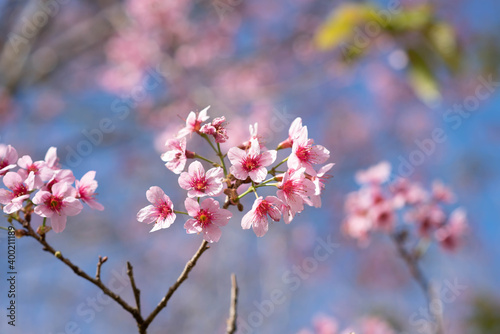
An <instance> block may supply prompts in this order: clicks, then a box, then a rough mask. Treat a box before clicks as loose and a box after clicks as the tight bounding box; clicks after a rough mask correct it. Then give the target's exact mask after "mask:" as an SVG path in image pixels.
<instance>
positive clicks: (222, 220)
mask: <svg viewBox="0 0 500 334" xmlns="http://www.w3.org/2000/svg"><path fill="white" fill-rule="evenodd" d="M184 205H185V206H186V210H187V212H188V214H189V215H190V216H191V217H193V218H192V219H189V220H188V221H187V222H186V223H185V224H184V228H185V229H186V232H187V233H189V234H192V233H203V239H205V240H206V241H208V242H217V241H219V239H220V236H221V234H222V232H221V230H220V228H219V227H221V226H225V225H227V223H228V221H229V219H230V218H231V217H232V214H231V212H230V211H229V210H225V209H221V208H220V205H219V202H217V201H216V200H214V199H213V198H206V199H204V200H203V201H202V202H201V203H198V202H197V201H196V200H194V199H192V198H186V201H185V202H184Z"/></svg>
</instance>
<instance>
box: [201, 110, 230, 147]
mask: <svg viewBox="0 0 500 334" xmlns="http://www.w3.org/2000/svg"><path fill="white" fill-rule="evenodd" d="M225 123H226V118H225V117H224V116H222V117H217V118H214V120H213V121H212V123H211V124H205V125H203V126H202V127H201V129H200V132H201V133H204V134H207V135H211V136H213V137H214V139H215V142H216V143H225V142H226V141H227V139H228V136H227V129H226V124H225Z"/></svg>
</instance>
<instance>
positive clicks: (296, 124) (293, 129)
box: [288, 117, 302, 139]
mask: <svg viewBox="0 0 500 334" xmlns="http://www.w3.org/2000/svg"><path fill="white" fill-rule="evenodd" d="M301 129H302V118H300V117H297V118H296V119H295V120H294V121H293V122H292V124H291V125H290V129H289V130H288V136H289V137H290V138H292V139H294V138H295V137H296V136H297V135H298V134H299V133H300V130H301Z"/></svg>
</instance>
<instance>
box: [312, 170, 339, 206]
mask: <svg viewBox="0 0 500 334" xmlns="http://www.w3.org/2000/svg"><path fill="white" fill-rule="evenodd" d="M334 165H335V164H334V163H330V164H327V165H324V166H323V167H321V168H320V169H319V171H318V173H317V174H316V176H313V177H311V181H313V183H314V186H315V189H314V194H313V195H311V196H310V198H311V202H312V204H313V206H314V207H315V208H320V207H321V192H322V191H323V189H325V182H326V180H328V179H329V178H331V177H332V176H331V175H327V174H326V173H327V172H328V171H329V170H330V169H332V167H333V166H334Z"/></svg>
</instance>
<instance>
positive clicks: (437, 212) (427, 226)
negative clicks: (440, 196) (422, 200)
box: [405, 203, 446, 238]
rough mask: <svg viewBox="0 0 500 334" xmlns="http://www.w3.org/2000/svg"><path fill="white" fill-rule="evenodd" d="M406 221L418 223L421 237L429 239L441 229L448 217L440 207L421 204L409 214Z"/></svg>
mask: <svg viewBox="0 0 500 334" xmlns="http://www.w3.org/2000/svg"><path fill="white" fill-rule="evenodd" d="M405 218H406V220H408V221H410V222H413V223H416V224H417V226H418V233H419V234H420V236H422V237H425V238H428V237H429V236H430V233H431V231H433V230H435V229H437V228H439V227H440V226H441V225H443V224H444V223H445V221H446V215H445V213H444V212H443V210H442V209H441V207H440V206H438V205H435V204H428V203H426V204H420V205H418V206H417V207H415V208H414V209H413V210H411V211H409V212H407V214H406V215H405Z"/></svg>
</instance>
